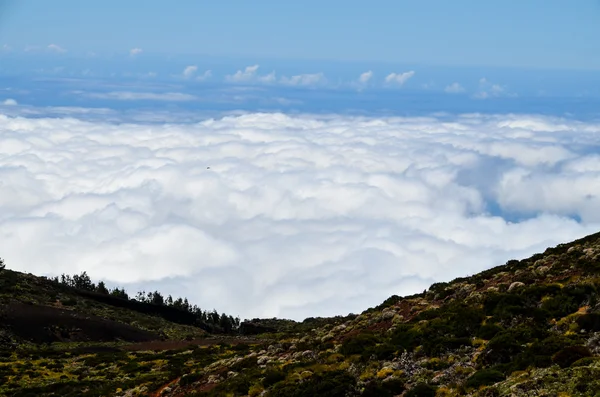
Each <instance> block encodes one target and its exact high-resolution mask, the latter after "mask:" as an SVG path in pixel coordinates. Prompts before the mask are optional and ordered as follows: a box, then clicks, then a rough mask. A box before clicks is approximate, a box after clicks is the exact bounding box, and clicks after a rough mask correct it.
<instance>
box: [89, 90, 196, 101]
mask: <svg viewBox="0 0 600 397" xmlns="http://www.w3.org/2000/svg"><path fill="white" fill-rule="evenodd" d="M86 95H87V96H88V97H90V98H98V99H114V100H118V101H146V100H147V101H166V102H184V101H193V100H196V99H198V98H197V97H195V96H194V95H190V94H184V93H180V92H164V93H155V92H131V91H112V92H102V93H92V94H86Z"/></svg>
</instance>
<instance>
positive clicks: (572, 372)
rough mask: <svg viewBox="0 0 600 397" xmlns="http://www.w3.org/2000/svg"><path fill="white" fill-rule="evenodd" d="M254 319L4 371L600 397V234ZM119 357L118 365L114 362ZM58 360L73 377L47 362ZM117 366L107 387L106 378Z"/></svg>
mask: <svg viewBox="0 0 600 397" xmlns="http://www.w3.org/2000/svg"><path fill="white" fill-rule="evenodd" d="M0 277H2V275H1V273H0ZM36 304H40V303H39V302H37V303H36ZM161 321H166V320H164V318H162V317H161ZM162 324H164V326H165V327H166V326H174V325H173V323H170V322H165V323H162ZM166 324H169V325H166ZM246 324H247V326H246V328H245V329H247V330H250V331H252V332H250V331H249V332H250V333H252V334H258V335H255V336H253V339H242V338H241V337H239V336H236V337H234V336H230V337H224V338H222V339H219V340H218V341H215V342H214V343H210V344H205V345H202V344H199V343H196V344H193V342H190V343H192V344H193V345H191V346H181V347H180V348H179V349H177V350H166V351H165V350H162V351H155V352H150V351H147V352H141V351H137V353H131V352H130V353H127V354H125V355H123V349H124V347H123V346H120V345H119V346H115V347H113V348H114V349H116V350H115V351H114V352H112V353H111V352H103V353H89V354H83V355H81V354H78V353H71V354H70V355H69V356H68V358H65V357H64V356H61V354H63V353H64V352H60V353H56V347H55V346H52V345H50V346H47V347H46V348H44V349H45V350H43V352H41V353H39V357H40V358H39V359H38V360H36V359H33V358H30V359H26V358H23V357H25V356H26V355H27V354H30V353H31V347H27V348H24V347H22V349H21V350H17V353H14V354H12V355H9V357H6V358H5V359H4V360H5V362H4V363H0V376H4V380H5V381H7V382H8V384H9V385H10V384H17V383H18V382H21V383H18V384H19V385H23V381H22V379H19V376H20V375H18V374H19V373H20V372H19V371H21V370H22V368H24V367H22V366H23V365H28V367H27V368H28V369H25V371H30V372H31V371H33V372H34V375H32V377H29V378H27V379H28V383H27V384H28V385H30V387H29V389H28V390H29V391H30V392H34V393H37V394H36V395H53V394H52V391H50V388H53V389H52V390H55V389H56V390H59V389H60V393H63V394H60V393H59V392H56V393H57V394H54V395H68V391H69V390H73V387H74V386H73V385H72V380H73V379H75V377H76V379H79V380H81V381H85V382H97V383H98V384H101V385H103V389H102V390H104V392H103V393H105V394H93V393H94V392H93V390H100V388H95V389H94V388H91V387H88V388H87V389H86V390H87V391H86V392H85V393H84V394H81V393H82V389H77V391H78V392H79V393H80V394H79V395H122V396H125V395H127V396H134V395H158V394H154V393H160V395H171V396H187V395H197V396H277V397H280V396H281V397H282V396H297V397H301V396H319V395H329V396H384V397H385V396H399V395H402V396H463V395H471V396H513V395H516V396H521V395H523V396H596V395H597V392H598V391H600V235H599V234H595V235H591V236H588V237H586V238H584V239H581V240H578V241H575V242H573V243H570V244H561V245H559V246H558V247H555V248H550V249H548V250H546V251H545V252H544V253H540V254H536V255H534V256H532V257H531V258H528V259H524V260H521V261H516V260H513V261H509V262H508V263H507V264H506V265H503V266H498V267H495V268H493V269H490V270H487V271H484V272H482V273H479V274H477V275H474V276H471V277H465V278H460V279H456V280H453V281H452V282H448V283H437V284H434V285H432V286H431V287H430V288H429V289H428V290H427V291H425V292H423V293H421V294H417V295H413V296H407V297H399V296H392V297H390V298H389V299H387V300H386V301H385V302H384V303H382V304H381V305H380V306H378V307H375V308H371V309H368V310H366V311H364V312H363V313H361V314H360V315H349V316H346V317H336V318H332V319H307V320H306V321H305V322H302V323H296V322H292V321H286V320H276V319H271V320H259V319H254V320H252V321H250V322H248V323H246ZM248 324H251V325H248ZM243 325H244V323H243V324H242V327H240V329H242V328H243ZM177 326H183V325H177ZM148 330H149V331H151V329H148ZM261 332H262V334H261ZM28 349H29V350H28ZM51 351H52V352H53V353H49V352H51ZM128 351H131V350H128ZM134 351H135V350H134ZM52 354H54V356H53V355H52ZM22 355H24V356H22ZM27 357H28V356H27ZM114 357H121V358H120V359H119V363H122V364H117V365H116V367H115V365H114V364H112V362H114ZM39 360H42V361H44V362H45V363H46V366H44V367H41V364H39ZM17 363H18V364H17ZM134 363H135V364H134ZM7 367H11V368H12V372H10V371H8V370H6V368H7ZM55 367H56V368H59V367H60V368H62V371H63V375H60V376H58V373H56V372H54V370H53V369H52V370H50V369H49V368H55ZM73 368H75V370H72V369H73ZM140 368H143V371H142V370H141V369H140ZM73 371H79V372H78V373H76V372H73ZM82 371H83V372H82ZM110 371H112V372H110ZM109 373H111V374H112V375H111V377H110V382H109V381H108V380H106V379H105V380H102V379H103V378H102V377H103V376H105V375H103V374H109ZM125 373H127V374H129V375H125ZM2 374H3V375H2ZM142 374H153V375H152V376H151V377H146V375H142ZM28 376H29V375H28ZM62 376H65V378H61V377H62ZM69 382H71V383H69ZM119 382H121V383H119ZM0 383H1V382H0ZM33 385H35V387H38V389H35V390H34V389H32V387H34V386H33ZM61 385H62V386H61ZM4 387H5V386H4ZM39 387H42V388H44V387H45V388H46V389H43V390H42V389H39ZM61 387H62V389H61ZM111 388H112V389H111ZM26 389H27V388H26ZM26 389H23V390H26ZM109 389H110V390H111V391H110V392H108V391H107V390H109ZM0 390H2V389H0ZM5 390H16V388H13V389H5ZM65 393H66V394H65ZM86 393H87V394H86ZM15 395H17V394H15ZM22 395H26V394H22ZM73 395H75V394H73Z"/></svg>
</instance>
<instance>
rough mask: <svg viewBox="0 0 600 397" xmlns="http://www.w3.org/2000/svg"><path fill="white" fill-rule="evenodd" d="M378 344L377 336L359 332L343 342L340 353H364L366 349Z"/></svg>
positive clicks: (346, 354)
mask: <svg viewBox="0 0 600 397" xmlns="http://www.w3.org/2000/svg"><path fill="white" fill-rule="evenodd" d="M375 345H377V338H376V337H375V335H373V334H370V333H362V334H358V335H356V336H355V337H352V338H348V339H346V340H345V341H344V342H343V343H342V347H341V348H340V353H342V354H343V355H345V356H351V355H354V354H363V353H364V352H365V350H367V349H369V348H372V347H374V346H375Z"/></svg>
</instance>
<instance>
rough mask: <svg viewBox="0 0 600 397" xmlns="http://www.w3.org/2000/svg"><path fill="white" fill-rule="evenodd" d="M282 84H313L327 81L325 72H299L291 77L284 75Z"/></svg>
mask: <svg viewBox="0 0 600 397" xmlns="http://www.w3.org/2000/svg"><path fill="white" fill-rule="evenodd" d="M280 81H281V84H284V85H293V86H313V85H317V84H320V83H323V82H324V81H325V75H324V74H323V73H308V74H299V75H295V76H291V77H285V76H284V77H282V78H281V80H280Z"/></svg>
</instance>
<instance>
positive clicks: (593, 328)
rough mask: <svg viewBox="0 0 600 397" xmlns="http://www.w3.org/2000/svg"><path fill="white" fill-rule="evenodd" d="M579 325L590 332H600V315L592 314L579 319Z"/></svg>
mask: <svg viewBox="0 0 600 397" xmlns="http://www.w3.org/2000/svg"><path fill="white" fill-rule="evenodd" d="M575 321H576V322H577V325H578V326H579V328H580V329H584V330H586V331H588V332H598V331H600V314H598V313H590V314H584V315H582V316H579V317H577V320H575Z"/></svg>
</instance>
